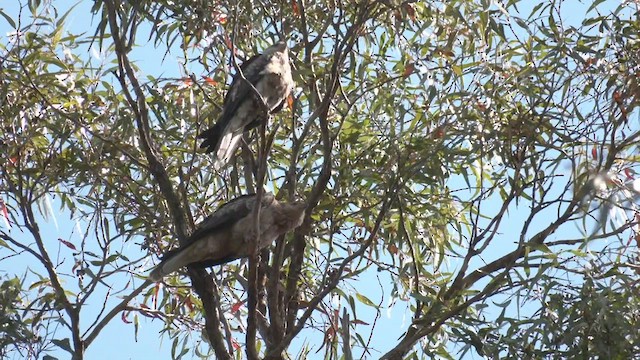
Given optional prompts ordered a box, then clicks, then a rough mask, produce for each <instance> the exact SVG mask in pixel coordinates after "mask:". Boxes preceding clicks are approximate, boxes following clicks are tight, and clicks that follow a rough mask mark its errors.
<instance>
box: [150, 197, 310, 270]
mask: <svg viewBox="0 0 640 360" xmlns="http://www.w3.org/2000/svg"><path fill="white" fill-rule="evenodd" d="M256 200H257V199H256V195H244V196H240V197H238V198H236V199H234V200H232V201H230V202H228V203H226V204H224V205H222V206H221V207H220V208H219V209H218V210H217V211H216V212H215V213H213V214H212V215H210V216H209V217H208V218H206V219H205V220H204V221H203V222H202V223H201V224H200V225H199V226H198V228H197V229H196V230H195V231H194V232H193V234H192V235H191V236H190V237H189V239H188V240H187V242H186V243H185V245H184V246H181V247H180V248H178V249H175V250H171V251H169V252H168V253H167V254H166V255H165V257H164V258H163V260H162V261H161V262H160V264H158V266H156V268H155V269H154V270H153V271H152V272H151V274H150V275H149V279H150V280H152V281H159V280H161V279H162V277H164V276H165V275H167V274H169V273H172V272H174V271H176V270H178V269H180V268H181V267H183V266H186V265H195V266H214V265H219V264H224V263H226V262H229V261H233V260H235V259H239V258H243V257H248V256H250V255H252V251H260V250H261V249H264V248H265V247H267V246H269V245H270V244H271V243H272V242H273V241H274V240H275V239H276V238H277V237H278V236H280V235H282V234H284V233H286V232H287V231H290V230H292V229H294V228H296V227H298V226H300V224H301V223H302V219H303V217H304V210H305V207H306V205H305V204H304V203H303V202H301V201H296V202H292V203H281V202H279V201H277V200H276V199H275V197H274V196H273V194H271V193H267V194H264V195H263V197H262V201H261V204H262V208H261V209H260V236H259V241H260V242H259V243H258V244H257V246H256V243H255V240H256V236H255V227H254V225H255V221H254V220H255V218H254V216H253V214H254V213H253V207H254V205H255V203H256Z"/></svg>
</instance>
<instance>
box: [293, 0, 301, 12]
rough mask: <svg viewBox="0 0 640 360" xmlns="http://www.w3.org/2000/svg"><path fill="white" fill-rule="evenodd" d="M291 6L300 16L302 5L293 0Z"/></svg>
mask: <svg viewBox="0 0 640 360" xmlns="http://www.w3.org/2000/svg"><path fill="white" fill-rule="evenodd" d="M291 7H292V9H293V15H295V16H300V7H299V6H298V2H297V1H296V0H291Z"/></svg>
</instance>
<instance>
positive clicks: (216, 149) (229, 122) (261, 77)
mask: <svg viewBox="0 0 640 360" xmlns="http://www.w3.org/2000/svg"><path fill="white" fill-rule="evenodd" d="M240 69H241V70H242V74H243V75H244V77H245V79H247V80H248V81H249V82H250V83H251V84H252V85H253V86H254V87H255V89H256V90H258V92H259V93H260V95H261V96H262V98H263V99H264V101H265V102H266V104H267V107H268V109H269V113H270V114H273V113H276V112H278V111H280V110H281V109H282V107H283V106H284V104H285V103H286V101H287V97H288V96H289V94H290V93H291V91H292V90H293V87H294V83H293V79H292V77H291V65H290V64H289V52H288V49H287V44H286V43H284V42H278V43H276V44H275V45H273V46H271V47H269V48H267V49H265V50H264V52H263V53H262V54H258V55H255V56H253V57H252V58H251V59H249V60H247V61H245V62H244V63H243V64H242V66H241V67H240ZM258 101H260V100H259V99H257V98H256V96H255V94H254V91H253V89H252V88H251V86H249V84H247V83H246V81H244V80H243V79H242V78H241V77H240V76H239V75H236V76H235V77H234V78H233V81H232V82H231V86H230V87H229V91H228V92H227V95H226V96H225V98H224V103H223V109H222V115H220V118H219V119H218V122H217V123H216V124H215V125H214V126H212V127H210V128H209V129H207V130H205V131H203V132H202V133H200V134H199V135H198V137H199V138H201V139H204V140H203V141H202V144H201V145H200V147H201V148H204V149H205V150H206V152H213V153H214V155H215V157H216V160H215V164H214V167H215V168H216V169H219V168H221V167H222V166H223V165H224V164H226V163H227V162H228V161H229V160H230V159H231V157H232V156H233V154H234V153H235V151H236V149H237V148H238V145H239V144H240V140H241V139H242V134H243V133H244V132H246V131H249V130H251V129H253V128H255V127H257V126H258V125H260V123H261V122H263V121H266V120H267V117H268V116H267V115H266V114H265V113H264V110H262V109H263V107H262V106H261V104H259V103H258Z"/></svg>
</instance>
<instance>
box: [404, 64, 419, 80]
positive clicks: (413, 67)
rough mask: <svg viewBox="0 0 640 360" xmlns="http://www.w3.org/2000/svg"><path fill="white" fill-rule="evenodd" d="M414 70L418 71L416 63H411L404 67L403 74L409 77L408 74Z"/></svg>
mask: <svg viewBox="0 0 640 360" xmlns="http://www.w3.org/2000/svg"><path fill="white" fill-rule="evenodd" d="M414 71H416V64H415V63H409V64H407V66H406V67H405V68H404V72H403V73H402V76H403V77H407V76H409V75H411V74H413V72H414Z"/></svg>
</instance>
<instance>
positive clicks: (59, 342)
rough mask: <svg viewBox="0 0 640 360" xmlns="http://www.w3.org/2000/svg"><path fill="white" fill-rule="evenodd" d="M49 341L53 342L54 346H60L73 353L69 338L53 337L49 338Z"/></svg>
mask: <svg viewBox="0 0 640 360" xmlns="http://www.w3.org/2000/svg"><path fill="white" fill-rule="evenodd" d="M51 342H52V343H54V344H55V345H56V346H58V347H60V348H61V349H64V350H66V351H68V352H70V353H71V354H73V349H71V342H70V341H69V338H65V339H62V340H57V339H53V340H51Z"/></svg>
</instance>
